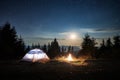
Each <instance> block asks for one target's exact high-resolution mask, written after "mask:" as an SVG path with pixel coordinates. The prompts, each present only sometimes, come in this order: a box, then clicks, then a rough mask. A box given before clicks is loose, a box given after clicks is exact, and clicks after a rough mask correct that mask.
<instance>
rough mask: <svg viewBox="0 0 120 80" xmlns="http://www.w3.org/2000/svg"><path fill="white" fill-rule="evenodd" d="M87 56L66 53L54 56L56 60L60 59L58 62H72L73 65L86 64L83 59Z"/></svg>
mask: <svg viewBox="0 0 120 80" xmlns="http://www.w3.org/2000/svg"><path fill="white" fill-rule="evenodd" d="M86 59H87V58H85V57H84V58H83V57H81V58H76V57H74V56H73V55H72V54H70V53H69V54H68V55H67V56H61V57H58V58H56V60H58V61H60V62H67V63H70V64H73V65H87V64H86V62H85V60H86Z"/></svg>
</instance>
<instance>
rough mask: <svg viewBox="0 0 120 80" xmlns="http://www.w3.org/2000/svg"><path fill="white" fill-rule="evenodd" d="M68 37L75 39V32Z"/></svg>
mask: <svg viewBox="0 0 120 80" xmlns="http://www.w3.org/2000/svg"><path fill="white" fill-rule="evenodd" d="M69 37H70V39H72V40H75V39H76V38H77V34H75V33H71V34H70V36H69Z"/></svg>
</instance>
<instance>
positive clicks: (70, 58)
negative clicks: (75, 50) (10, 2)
mask: <svg viewBox="0 0 120 80" xmlns="http://www.w3.org/2000/svg"><path fill="white" fill-rule="evenodd" d="M66 60H67V61H74V60H73V58H72V55H71V54H69V55H68V57H67V58H66Z"/></svg>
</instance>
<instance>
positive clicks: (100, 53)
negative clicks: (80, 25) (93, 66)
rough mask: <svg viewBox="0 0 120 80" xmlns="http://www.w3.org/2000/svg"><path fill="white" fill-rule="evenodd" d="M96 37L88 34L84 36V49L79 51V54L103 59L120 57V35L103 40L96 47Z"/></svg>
mask: <svg viewBox="0 0 120 80" xmlns="http://www.w3.org/2000/svg"><path fill="white" fill-rule="evenodd" d="M96 44H97V42H96V40H95V38H91V37H90V35H88V34H86V35H85V37H84V38H83V42H82V49H81V50H80V51H79V52H78V56H88V57H89V58H92V59H93V58H96V59H98V58H102V59H119V58H120V36H119V35H116V36H114V37H113V38H108V39H107V40H104V39H103V40H102V43H101V44H100V46H99V47H96Z"/></svg>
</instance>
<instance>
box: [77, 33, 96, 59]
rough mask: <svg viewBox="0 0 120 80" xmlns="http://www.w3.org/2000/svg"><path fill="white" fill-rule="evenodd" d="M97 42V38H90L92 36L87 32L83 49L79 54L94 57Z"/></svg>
mask: <svg viewBox="0 0 120 80" xmlns="http://www.w3.org/2000/svg"><path fill="white" fill-rule="evenodd" d="M96 44H97V43H96V42H95V39H94V38H90V36H89V35H88V34H86V35H85V38H83V42H82V49H81V50H80V51H79V53H78V56H88V57H89V58H92V57H94V56H95V52H96V47H95V45H96Z"/></svg>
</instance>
